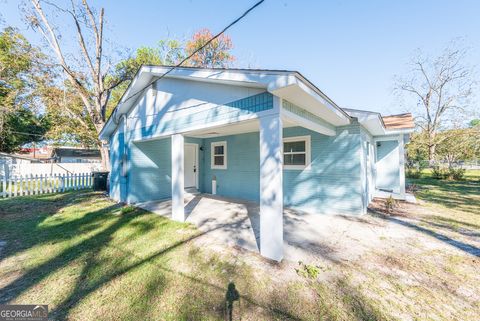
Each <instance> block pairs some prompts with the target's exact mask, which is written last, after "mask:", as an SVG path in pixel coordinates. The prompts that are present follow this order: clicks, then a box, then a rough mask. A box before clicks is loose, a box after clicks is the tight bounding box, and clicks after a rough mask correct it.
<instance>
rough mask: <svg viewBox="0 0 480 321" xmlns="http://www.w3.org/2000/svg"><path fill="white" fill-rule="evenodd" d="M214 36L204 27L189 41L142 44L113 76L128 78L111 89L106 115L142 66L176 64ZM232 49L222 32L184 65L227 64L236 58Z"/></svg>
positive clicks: (230, 43) (223, 65) (230, 42)
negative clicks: (152, 44) (151, 44)
mask: <svg viewBox="0 0 480 321" xmlns="http://www.w3.org/2000/svg"><path fill="white" fill-rule="evenodd" d="M212 37H213V35H212V33H211V32H210V30H208V29H201V30H199V31H197V32H195V33H194V34H193V35H192V37H191V39H189V40H187V41H186V42H181V41H179V40H175V39H170V40H160V41H159V42H158V44H157V46H156V47H140V48H139V49H137V51H136V52H135V54H134V55H133V56H132V57H130V58H127V59H125V60H123V61H121V62H120V63H118V64H117V66H116V68H115V72H114V74H113V75H112V76H111V78H112V79H113V78H121V79H125V81H124V82H123V83H122V84H120V85H119V86H118V87H116V88H115V89H114V90H113V91H112V94H111V97H110V101H109V102H108V108H107V116H110V114H111V112H112V111H113V109H114V108H115V106H116V105H117V104H118V102H119V101H120V99H121V98H122V95H123V93H124V92H125V90H127V88H128V86H129V85H130V82H131V81H132V80H133V77H135V74H136V73H137V71H138V69H139V68H140V67H141V66H142V65H167V66H172V65H176V64H178V63H179V62H180V61H182V60H183V59H184V58H185V57H188V56H189V55H191V54H192V53H194V52H195V50H197V49H199V48H201V47H202V46H203V45H205V44H206V43H207V41H208V40H209V39H211V38H212ZM232 48H233V43H232V40H231V38H230V37H229V36H227V35H223V34H222V35H221V36H220V37H218V38H217V39H215V40H214V41H212V42H211V43H210V44H209V45H207V46H206V47H205V48H203V49H202V50H200V51H199V52H198V53H197V54H195V55H194V56H193V57H192V58H191V59H190V60H188V61H186V62H185V66H190V67H206V68H212V67H228V66H230V65H231V64H232V62H233V61H234V60H235V57H234V56H233V55H232V54H231V50H232Z"/></svg>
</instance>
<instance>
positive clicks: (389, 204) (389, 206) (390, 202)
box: [385, 195, 397, 213]
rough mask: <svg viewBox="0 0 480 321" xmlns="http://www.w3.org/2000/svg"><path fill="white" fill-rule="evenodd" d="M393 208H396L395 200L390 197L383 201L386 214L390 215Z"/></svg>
mask: <svg viewBox="0 0 480 321" xmlns="http://www.w3.org/2000/svg"><path fill="white" fill-rule="evenodd" d="M395 207H397V200H396V199H394V198H393V197H392V195H390V196H389V197H388V198H387V200H386V201H385V210H386V212H387V213H391V212H392V211H393V209H394V208H395Z"/></svg>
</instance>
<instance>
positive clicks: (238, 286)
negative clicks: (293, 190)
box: [0, 177, 480, 320]
mask: <svg viewBox="0 0 480 321" xmlns="http://www.w3.org/2000/svg"><path fill="white" fill-rule="evenodd" d="M415 184H417V185H418V186H419V190H418V192H417V197H418V198H419V199H420V200H422V205H408V206H407V205H405V204H400V205H399V207H400V208H399V210H401V211H403V212H404V213H406V215H404V216H395V213H393V214H392V213H390V214H388V215H384V216H381V215H380V216H379V215H366V216H363V217H362V219H361V220H350V221H348V224H356V225H355V226H359V227H360V226H363V227H365V226H368V228H369V229H370V228H372V229H373V228H375V229H377V230H378V240H379V241H378V242H376V243H373V244H376V245H371V246H370V248H369V249H368V250H367V251H365V254H363V255H362V256H361V257H360V258H358V259H352V260H342V261H332V260H325V259H322V258H321V257H318V258H317V259H312V261H311V262H300V263H299V262H287V261H284V262H282V263H281V264H277V263H272V262H270V261H266V260H264V259H262V258H261V257H259V256H258V255H257V254H254V253H251V252H248V251H244V250H241V249H235V248H228V247H226V248H225V249H223V250H218V249H216V250H215V251H214V250H213V249H209V248H207V247H205V246H201V247H200V246H199V245H198V244H205V243H201V242H196V240H197V239H199V238H201V237H204V235H203V233H202V232H200V231H199V230H197V229H196V228H195V227H193V226H192V225H190V224H181V223H177V222H174V221H171V220H168V219H165V218H163V217H160V216H157V215H155V214H152V213H149V212H146V211H143V210H139V209H137V208H135V207H132V206H121V205H118V204H115V203H113V202H111V201H109V200H108V199H106V198H105V197H103V196H102V195H101V194H98V193H93V192H71V193H65V194H57V195H41V196H35V197H19V198H15V199H9V200H0V247H1V249H0V304H3V303H12V304H13V303H22V304H37V303H38V304H40V303H43V304H48V305H49V309H50V311H51V312H50V314H51V318H52V319H55V320H66V319H68V320H96V319H101V320H225V319H228V317H229V311H231V315H232V319H233V320H239V319H242V320H476V319H477V317H478V315H479V314H480V304H479V302H480V297H479V294H478V288H480V268H479V267H480V261H479V259H478V257H475V256H473V255H471V254H469V253H467V252H468V251H465V249H462V248H459V246H458V244H465V245H469V246H470V247H472V248H474V247H475V246H477V245H476V244H478V243H475V242H477V241H478V240H479V238H480V235H479V229H480V222H479V218H480V214H479V213H480V204H479V203H480V200H479V198H478V197H479V195H478V194H479V192H478V191H479V185H478V184H479V183H477V182H476V181H475V180H466V181H462V182H439V181H435V180H432V179H429V178H428V177H423V178H421V179H419V180H416V181H415ZM394 212H395V211H394ZM387 228H388V229H387ZM403 231H407V232H408V233H407V232H405V235H404V236H402V238H400V236H399V235H398V234H399V233H400V232H402V233H403ZM447 240H454V241H455V242H456V243H454V245H456V246H457V247H455V246H452V245H451V244H450V243H448V242H447ZM338 241H339V242H347V243H348V244H352V245H353V244H354V243H355V242H357V240H355V239H352V238H347V237H346V238H345V240H338ZM367 244H369V243H367ZM230 307H231V309H230Z"/></svg>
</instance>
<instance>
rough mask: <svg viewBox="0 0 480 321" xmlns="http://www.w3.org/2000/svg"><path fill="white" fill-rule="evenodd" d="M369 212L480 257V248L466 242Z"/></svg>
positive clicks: (406, 221) (392, 217) (397, 218)
mask: <svg viewBox="0 0 480 321" xmlns="http://www.w3.org/2000/svg"><path fill="white" fill-rule="evenodd" d="M369 211H370V213H371V214H373V215H374V216H376V217H379V218H381V219H384V220H387V221H389V222H392V223H395V224H399V225H402V226H405V227H408V228H411V229H414V230H416V231H418V232H420V233H423V234H426V235H428V236H431V237H433V238H435V239H437V240H439V241H442V242H444V243H446V244H448V245H451V246H453V247H455V248H457V249H459V250H461V251H463V252H465V253H468V254H470V255H473V256H476V257H480V248H478V247H475V246H473V245H470V244H467V243H464V242H461V241H457V240H455V239H452V238H451V237H448V236H446V235H443V234H441V233H438V232H435V231H433V230H431V229H428V228H425V227H422V226H420V225H418V224H415V223H413V222H411V221H408V220H406V219H401V218H399V217H394V216H390V215H385V214H384V213H382V212H379V211H376V210H373V209H369Z"/></svg>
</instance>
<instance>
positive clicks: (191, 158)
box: [184, 144, 198, 188]
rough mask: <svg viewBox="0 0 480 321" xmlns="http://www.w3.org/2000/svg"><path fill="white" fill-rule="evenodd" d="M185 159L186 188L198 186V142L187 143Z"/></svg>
mask: <svg viewBox="0 0 480 321" xmlns="http://www.w3.org/2000/svg"><path fill="white" fill-rule="evenodd" d="M184 160H185V163H184V171H185V188H188V187H197V174H198V164H197V145H196V144H185V157H184Z"/></svg>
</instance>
